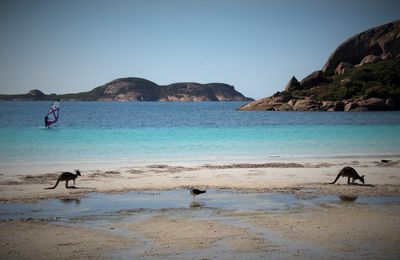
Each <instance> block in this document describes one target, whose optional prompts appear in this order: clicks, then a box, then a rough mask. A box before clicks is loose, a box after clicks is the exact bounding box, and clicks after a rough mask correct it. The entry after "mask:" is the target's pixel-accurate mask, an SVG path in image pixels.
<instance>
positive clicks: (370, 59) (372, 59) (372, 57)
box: [358, 55, 382, 66]
mask: <svg viewBox="0 0 400 260" xmlns="http://www.w3.org/2000/svg"><path fill="white" fill-rule="evenodd" d="M381 60H382V58H381V57H380V56H375V55H367V56H365V57H364V59H362V61H361V62H360V64H358V66H362V65H364V64H369V63H374V62H377V61H381Z"/></svg>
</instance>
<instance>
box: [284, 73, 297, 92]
mask: <svg viewBox="0 0 400 260" xmlns="http://www.w3.org/2000/svg"><path fill="white" fill-rule="evenodd" d="M298 89H301V85H300V82H299V81H298V80H297V79H296V77H295V76H293V77H292V78H291V79H290V80H289V82H288V83H287V84H286V86H285V91H288V92H291V91H294V90H298Z"/></svg>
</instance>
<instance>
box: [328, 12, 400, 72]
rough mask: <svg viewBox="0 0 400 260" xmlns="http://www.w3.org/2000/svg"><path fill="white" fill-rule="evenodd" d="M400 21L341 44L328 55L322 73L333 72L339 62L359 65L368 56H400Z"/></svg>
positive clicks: (376, 28) (379, 27)
mask: <svg viewBox="0 0 400 260" xmlns="http://www.w3.org/2000/svg"><path fill="white" fill-rule="evenodd" d="M399 31H400V20H397V21H394V22H391V23H388V24H384V25H382V26H378V27H375V28H372V29H369V30H367V31H365V32H362V33H360V34H357V35H355V36H353V37H351V38H349V39H348V40H346V41H345V42H343V43H342V44H341V45H340V46H339V47H337V48H336V50H335V51H334V52H333V53H332V54H331V55H330V57H329V59H328V60H327V62H326V63H325V65H324V67H323V69H322V70H323V71H324V72H329V71H332V72H333V71H335V69H336V67H337V66H338V64H339V63H340V62H346V63H349V64H352V65H356V64H359V63H361V62H362V61H363V59H364V58H365V57H367V56H369V55H372V56H376V57H380V58H381V59H387V58H389V57H396V56H397V55H399V54H400V34H399Z"/></svg>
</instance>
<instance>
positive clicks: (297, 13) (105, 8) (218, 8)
mask: <svg viewBox="0 0 400 260" xmlns="http://www.w3.org/2000/svg"><path fill="white" fill-rule="evenodd" d="M399 3H400V1H389V0H380V1H378V0H377V1H368V0H335V1H330V0H326V1H325V0H319V1H317V0H308V1H300V0H298V1H296V0H293V1H289V0H288V1H285V0H280V1H267V0H265V1H261V0H260V1H257V0H253V1H252V0H219V1H218V0H201V1H200V0H193V1H190V0H172V1H167V0H158V1H157V0H143V1H135V0H131V1H124V0H114V1H111V0H110V1H105V0H104V1H103V0H82V1H78V0H75V1H73V0H70V1H62V0H40V1H39V0H11V1H8V0H1V1H0V36H1V40H0V93H3V94H14V93H26V92H28V91H29V90H31V89H35V88H37V89H40V90H42V91H43V92H45V93H57V94H62V93H71V92H80V91H88V90H91V89H92V88H94V87H97V86H100V85H103V84H104V83H106V82H108V81H111V80H113V79H116V78H120V77H142V78H146V79H148V80H151V81H153V82H155V83H157V84H160V85H161V84H170V83H174V82H184V81H195V82H200V83H209V82H224V83H228V84H231V85H234V86H235V88H236V89H237V90H238V91H240V92H242V93H243V94H244V95H246V96H250V97H253V98H261V97H265V96H269V95H271V94H273V93H274V92H276V91H279V90H282V89H283V88H284V86H285V84H286V83H287V81H288V80H289V78H290V77H291V76H293V75H295V76H296V77H297V78H298V79H299V80H300V79H302V78H304V77H305V76H307V75H308V74H309V73H311V72H313V71H314V70H318V69H320V68H322V66H323V65H324V63H325V61H326V59H327V58H328V56H329V55H330V53H331V52H332V51H333V50H334V49H335V47H337V46H338V44H340V43H341V42H343V41H344V40H345V39H347V38H348V37H350V36H352V35H354V34H356V33H359V32H362V31H364V30H366V29H368V28H370V27H374V26H377V25H381V24H384V23H387V22H390V21H393V20H397V19H400V11H399V10H400V4H399Z"/></svg>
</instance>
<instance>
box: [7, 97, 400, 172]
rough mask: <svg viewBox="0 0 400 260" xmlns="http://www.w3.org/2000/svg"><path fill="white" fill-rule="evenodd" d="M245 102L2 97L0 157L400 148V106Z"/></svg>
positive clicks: (209, 159)
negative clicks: (330, 107) (49, 120)
mask: <svg viewBox="0 0 400 260" xmlns="http://www.w3.org/2000/svg"><path fill="white" fill-rule="evenodd" d="M243 104H245V102H125V103H121V102H61V104H60V119H59V121H58V122H57V123H56V124H55V126H54V127H52V128H51V129H45V128H44V116H45V114H46V112H47V110H48V108H49V107H50V105H51V102H38V101H36V102H27V101H20V102H19V101H14V102H8V101H2V102H0V143H1V145H0V164H9V163H16V164H18V163H32V162H34V163H41V162H43V163H44V162H46V163H52V162H54V163H61V162H66V161H68V162H74V161H76V162H84V161H90V162H96V161H98V162H105V161H109V162H126V163H132V164H151V163H153V162H195V163H199V164H203V163H213V162H221V161H224V162H225V161H229V162H236V161H263V162H267V161H270V160H279V159H289V160H290V159H298V158H306V159H307V158H308V159H310V158H311V159H314V158H325V157H327V158H335V157H341V156H345V157H346V156H350V157H353V156H360V157H365V156H376V157H380V156H381V157H383V156H392V155H393V156H397V155H399V154H400V112H396V111H391V112H364V113H357V112H355V113H350V112H347V113H345V112H305V113H302V112H265V111H262V112H260V111H258V112H257V111H255V112H249V111H237V110H235V109H236V108H238V107H240V106H241V105H243Z"/></svg>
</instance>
